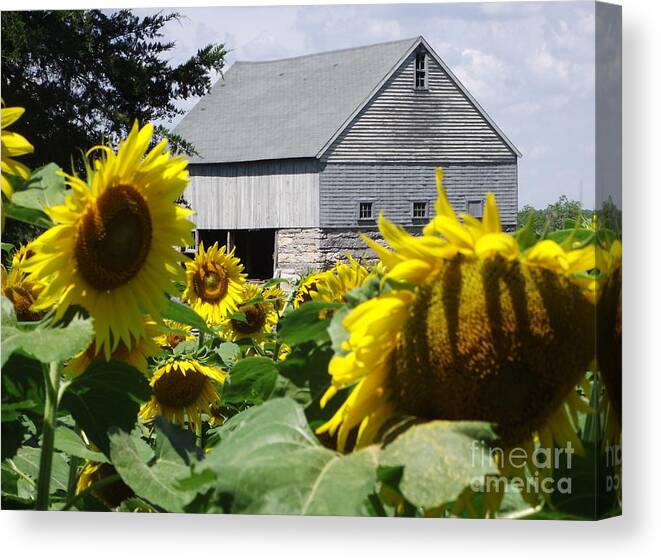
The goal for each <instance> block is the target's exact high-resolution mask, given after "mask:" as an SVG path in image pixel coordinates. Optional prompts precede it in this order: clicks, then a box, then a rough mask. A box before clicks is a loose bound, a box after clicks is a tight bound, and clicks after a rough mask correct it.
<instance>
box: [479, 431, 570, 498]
mask: <svg viewBox="0 0 661 560" xmlns="http://www.w3.org/2000/svg"><path fill="white" fill-rule="evenodd" d="M575 453H576V450H575V449H574V447H573V446H572V444H571V442H567V446H566V447H554V448H548V447H538V448H536V449H534V450H533V451H532V452H529V451H527V450H526V449H524V448H523V447H514V448H512V449H503V448H500V447H492V448H490V449H485V448H484V447H483V446H482V445H481V444H480V443H479V442H477V441H473V444H472V457H471V462H472V465H473V467H474V468H481V469H482V470H483V469H485V468H488V467H489V465H492V464H493V463H494V462H495V461H497V462H498V463H499V464H500V465H502V466H503V467H505V468H504V469H501V473H500V474H488V475H479V476H475V477H473V479H472V480H471V489H472V490H473V491H474V492H494V493H503V492H505V491H506V490H507V488H508V485H509V487H510V488H512V489H514V490H518V491H519V492H525V493H535V494H540V493H543V494H552V493H554V492H558V493H560V494H571V493H572V479H571V477H569V476H561V477H558V478H554V477H553V476H552V475H553V473H554V472H558V471H562V472H565V473H567V472H571V469H572V464H573V461H574V454H575ZM526 466H527V467H528V474H527V475H526V474H525V473H526V470H525V467H526ZM507 471H510V472H512V471H513V472H515V473H517V474H518V476H507V474H506V473H507Z"/></svg>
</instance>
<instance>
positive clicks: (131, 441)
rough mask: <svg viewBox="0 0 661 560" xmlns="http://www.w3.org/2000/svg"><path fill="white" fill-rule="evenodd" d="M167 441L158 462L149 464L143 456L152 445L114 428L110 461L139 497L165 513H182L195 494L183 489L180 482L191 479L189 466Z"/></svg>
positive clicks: (156, 460) (157, 459) (164, 440)
mask: <svg viewBox="0 0 661 560" xmlns="http://www.w3.org/2000/svg"><path fill="white" fill-rule="evenodd" d="M157 429H158V427H157ZM168 442H169V440H168V439H167V437H165V438H164V439H163V440H162V445H164V446H165V447H162V448H161V450H160V452H159V453H158V454H157V457H155V460H153V461H150V462H149V463H147V462H145V460H144V458H145V457H144V456H145V452H146V451H147V450H149V446H148V445H147V444H146V443H144V442H143V441H141V440H139V439H138V440H136V439H135V438H132V437H131V436H130V435H129V434H128V433H126V432H124V431H122V430H119V429H114V430H113V431H112V432H111V434H110V459H111V460H112V464H113V466H114V467H115V469H116V470H117V472H118V473H119V475H120V476H121V477H122V480H123V481H124V483H125V484H126V485H128V486H129V487H130V488H131V489H132V490H133V491H134V492H135V493H136V494H137V495H138V496H140V497H141V498H144V499H145V500H147V501H148V502H150V503H152V504H154V505H156V506H158V507H161V508H163V509H165V510H166V511H169V512H183V511H184V506H185V505H186V504H188V503H189V502H190V501H191V500H192V499H193V498H194V497H195V492H193V491H188V490H185V489H183V488H181V487H180V482H179V481H180V480H184V479H187V478H188V477H189V476H190V467H189V466H188V465H186V463H185V462H184V460H183V459H182V458H181V456H180V455H179V453H177V452H176V451H174V450H172V448H171V447H170V444H169V443H168ZM142 447H144V448H145V449H141V448H142Z"/></svg>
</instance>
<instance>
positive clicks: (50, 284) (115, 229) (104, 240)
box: [24, 123, 194, 358]
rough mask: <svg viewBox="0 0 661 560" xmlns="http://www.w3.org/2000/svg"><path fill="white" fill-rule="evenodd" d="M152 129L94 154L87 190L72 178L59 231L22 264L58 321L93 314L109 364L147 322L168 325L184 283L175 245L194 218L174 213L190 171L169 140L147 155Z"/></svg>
mask: <svg viewBox="0 0 661 560" xmlns="http://www.w3.org/2000/svg"><path fill="white" fill-rule="evenodd" d="M153 129H154V127H153V126H152V125H151V124H149V125H146V126H144V127H143V128H139V127H138V124H137V123H136V124H135V125H134V126H133V128H132V129H131V132H130V133H129V135H128V136H127V138H126V139H125V140H124V141H122V142H121V143H120V145H119V148H118V150H117V153H115V152H113V151H112V150H111V149H110V148H109V147H107V146H98V147H96V148H94V149H93V150H98V151H101V152H102V157H101V158H100V159H98V160H96V161H95V162H94V165H93V168H92V167H90V166H89V165H88V168H87V182H85V181H83V180H82V179H80V178H79V177H77V176H73V175H65V176H66V178H67V183H68V185H69V186H70V187H71V189H72V192H71V194H69V195H67V196H66V198H65V202H64V204H62V205H60V206H55V207H52V208H49V209H46V213H47V214H48V215H49V216H50V217H51V218H52V220H53V221H54V222H55V224H56V225H55V226H53V227H51V229H49V230H48V231H47V232H45V233H44V234H42V235H41V236H39V238H37V239H36V240H35V241H34V246H35V256H33V257H32V258H30V259H28V260H27V261H26V263H25V265H24V267H25V269H26V270H27V271H29V272H32V273H33V274H34V275H35V276H36V277H38V278H39V279H40V280H41V281H42V282H43V283H44V285H45V288H44V291H43V293H42V296H43V297H44V298H53V297H56V298H57V299H58V300H59V304H58V306H57V312H56V318H59V317H62V315H64V313H65V312H66V310H67V309H68V308H69V307H70V306H72V305H80V306H82V307H84V308H85V309H86V310H87V311H88V313H89V314H90V316H91V317H92V318H93V319H94V330H95V332H96V348H97V350H99V349H101V348H102V349H103V351H104V353H105V355H106V358H109V357H110V355H111V354H112V352H113V351H114V350H115V349H117V347H118V346H119V344H120V343H123V344H124V345H125V346H126V347H127V348H128V349H130V348H131V346H132V344H133V343H134V341H135V340H138V339H140V338H141V337H144V334H145V331H144V322H143V321H142V315H143V313H145V312H146V313H148V314H149V315H150V316H151V317H152V318H153V319H154V320H155V321H156V322H158V323H160V322H161V312H162V310H163V308H164V307H165V306H166V305H167V301H168V300H167V296H166V294H171V295H174V294H176V293H177V291H176V287H175V284H174V282H175V281H177V280H183V270H182V268H181V267H180V266H179V262H180V261H181V260H182V259H183V255H182V254H181V253H180V252H179V251H178V250H177V249H176V248H175V246H185V245H188V244H189V243H190V242H191V231H192V229H193V227H194V226H193V224H192V223H191V222H190V221H189V220H188V216H189V215H190V214H191V212H190V211H189V210H185V209H183V208H181V207H179V206H178V205H177V204H175V200H176V199H177V198H178V197H179V196H180V195H181V193H182V192H183V190H184V189H185V188H186V186H187V184H188V171H187V170H186V166H187V165H188V163H187V162H186V160H185V159H184V158H183V157H181V156H177V157H171V156H170V153H169V152H168V151H167V143H166V141H165V140H162V141H161V142H159V143H158V144H157V145H156V146H155V147H154V148H153V149H152V150H151V151H149V152H147V153H146V155H145V152H146V151H147V148H148V146H149V143H150V142H151V139H152V135H153ZM90 151H92V150H90ZM88 155H89V152H88ZM40 299H41V298H40ZM38 303H39V302H38Z"/></svg>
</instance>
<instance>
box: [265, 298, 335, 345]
mask: <svg viewBox="0 0 661 560" xmlns="http://www.w3.org/2000/svg"><path fill="white" fill-rule="evenodd" d="M343 305H344V304H342V303H327V302H321V301H308V302H306V303H304V304H303V305H301V306H300V307H299V308H298V309H294V310H293V311H291V312H289V313H287V314H286V315H285V316H283V317H282V319H281V320H280V330H279V333H278V334H279V336H280V339H281V340H282V341H283V342H285V343H286V344H301V343H302V342H307V341H310V340H314V341H316V342H325V341H327V340H329V334H328V327H329V326H330V318H325V319H321V318H320V314H321V312H322V311H326V310H333V309H339V308H340V307H342V306H343Z"/></svg>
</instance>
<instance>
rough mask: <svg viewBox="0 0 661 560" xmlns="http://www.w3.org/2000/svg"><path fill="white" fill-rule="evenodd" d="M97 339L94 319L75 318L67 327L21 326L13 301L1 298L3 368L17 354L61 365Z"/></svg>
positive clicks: (23, 324)
mask: <svg viewBox="0 0 661 560" xmlns="http://www.w3.org/2000/svg"><path fill="white" fill-rule="evenodd" d="M93 336H94V328H93V326H92V320H91V319H83V318H81V317H74V318H73V319H72V320H71V322H69V324H68V325H66V326H63V327H52V326H51V325H50V324H49V322H48V321H44V322H42V323H36V324H35V323H19V322H17V320H16V315H15V314H14V308H13V306H12V304H11V302H10V301H9V300H8V299H7V298H6V297H5V296H2V365H4V364H5V363H6V362H7V360H8V359H9V357H10V356H11V355H12V354H13V353H14V352H16V353H19V354H21V355H23V356H26V357H28V358H34V359H35V360H38V361H40V362H45V363H48V362H61V361H63V360H67V359H69V358H72V357H73V356H75V355H76V354H78V353H79V352H82V351H83V350H85V348H87V346H89V343H90V341H91V340H92V337H93Z"/></svg>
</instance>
